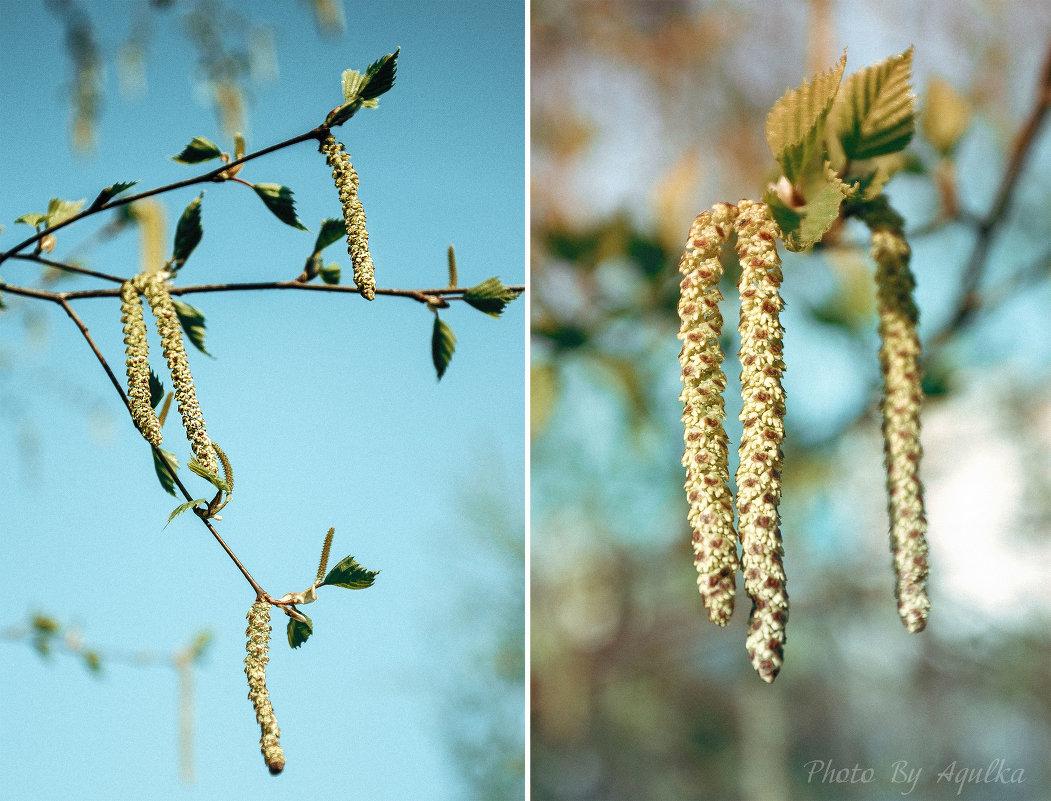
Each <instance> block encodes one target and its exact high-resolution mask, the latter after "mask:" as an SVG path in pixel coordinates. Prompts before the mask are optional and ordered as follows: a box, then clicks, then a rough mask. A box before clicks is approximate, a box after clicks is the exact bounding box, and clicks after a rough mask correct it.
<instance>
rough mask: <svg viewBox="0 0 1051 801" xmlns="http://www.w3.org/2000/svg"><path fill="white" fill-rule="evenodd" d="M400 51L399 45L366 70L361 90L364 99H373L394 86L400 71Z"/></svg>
mask: <svg viewBox="0 0 1051 801" xmlns="http://www.w3.org/2000/svg"><path fill="white" fill-rule="evenodd" d="M400 53H401V48H400V47H399V48H398V49H397V50H395V51H394V52H393V53H388V54H387V55H385V56H383V57H382V58H378V59H376V60H375V61H373V62H372V63H371V64H370V65H369V68H368V70H366V71H365V82H364V86H363V87H362V88H361V90H360V91H361V95H360V96H361V99H362V100H373V99H375V98H377V97H379V96H380V95H382V94H384V93H385V92H388V91H390V88H391V87H392V86H394V78H395V77H396V75H397V72H398V56H399V54H400ZM348 99H349V98H348Z"/></svg>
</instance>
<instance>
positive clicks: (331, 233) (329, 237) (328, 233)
mask: <svg viewBox="0 0 1051 801" xmlns="http://www.w3.org/2000/svg"><path fill="white" fill-rule="evenodd" d="M346 237H347V227H346V225H344V224H343V220H341V219H340V220H337V219H335V218H329V219H327V220H324V221H323V222H322V223H321V230H320V231H318V233H317V239H316V240H315V241H314V252H315V253H320V252H321V251H323V250H324V249H325V248H327V247H328V246H329V245H331V244H333V243H334V242H338V241H339V240H341V239H346Z"/></svg>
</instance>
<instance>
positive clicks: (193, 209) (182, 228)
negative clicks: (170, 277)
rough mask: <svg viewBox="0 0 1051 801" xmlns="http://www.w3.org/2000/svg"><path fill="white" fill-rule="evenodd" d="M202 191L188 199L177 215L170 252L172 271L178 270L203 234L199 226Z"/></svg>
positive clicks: (202, 229)
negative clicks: (173, 247) (171, 250)
mask: <svg viewBox="0 0 1051 801" xmlns="http://www.w3.org/2000/svg"><path fill="white" fill-rule="evenodd" d="M203 197H204V192H201V194H199V195H198V196H197V197H195V198H194V199H193V200H192V201H190V205H188V206H187V207H186V208H185V209H184V210H183V213H182V216H180V217H179V224H178V225H176V226H175V249H174V251H173V252H172V264H171V268H172V271H173V272H174V271H177V270H179V269H180V268H181V267H182V266H183V265H184V264H185V263H186V260H187V259H188V258H190V254H191V253H193V249H194V248H195V247H197V245H198V244H200V241H201V237H202V236H204V228H202V227H201V198H203Z"/></svg>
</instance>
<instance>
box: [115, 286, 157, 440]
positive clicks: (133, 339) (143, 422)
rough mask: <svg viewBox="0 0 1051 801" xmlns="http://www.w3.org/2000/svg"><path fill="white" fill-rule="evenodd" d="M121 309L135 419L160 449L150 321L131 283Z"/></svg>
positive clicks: (130, 402)
mask: <svg viewBox="0 0 1051 801" xmlns="http://www.w3.org/2000/svg"><path fill="white" fill-rule="evenodd" d="M120 310H121V317H120V319H121V322H122V323H123V324H124V344H125V345H126V346H127V347H126V348H125V351H124V352H125V354H126V357H127V358H126V361H125V367H126V369H127V373H128V406H129V407H130V409H131V419H132V420H133V421H134V422H135V426H136V427H137V428H138V429H139V431H140V432H141V433H142V436H143V437H145V438H146V441H147V442H149V443H150V444H151V445H154V446H156V447H158V448H159V447H160V446H161V424H160V421H159V420H158V419H157V413H156V412H155V411H154V410H153V405H152V404H151V403H150V349H149V345H148V344H147V341H146V320H145V319H144V318H143V315H142V301H141V300H140V299H139V293H138V291H137V290H136V289H135V286H134V285H133V284H132V282H131V281H125V282H124V283H123V284H121V286H120Z"/></svg>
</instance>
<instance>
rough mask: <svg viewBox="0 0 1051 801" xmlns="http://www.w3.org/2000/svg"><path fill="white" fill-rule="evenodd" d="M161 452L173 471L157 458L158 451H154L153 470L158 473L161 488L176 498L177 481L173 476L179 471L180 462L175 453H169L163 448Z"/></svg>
mask: <svg viewBox="0 0 1051 801" xmlns="http://www.w3.org/2000/svg"><path fill="white" fill-rule="evenodd" d="M160 451H161V454H162V456H163V457H164V461H166V462H167V463H168V466H169V467H170V468H171V471H169V470H167V469H166V468H165V466H164V463H163V462H161V460H160V458H158V456H157V451H152V453H153V469H154V470H155V471H156V473H157V480H158V481H159V482H161V487H162V488H163V489H164V491H165V492H167V493H168V494H169V495H172V496H174V495H175V479H173V478H172V474H173V473H175V471H176V470H178V469H179V460H178V459H176V458H175V454H174V453H169V452H168V451H166V450H164V449H163V448H161V449H160Z"/></svg>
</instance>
